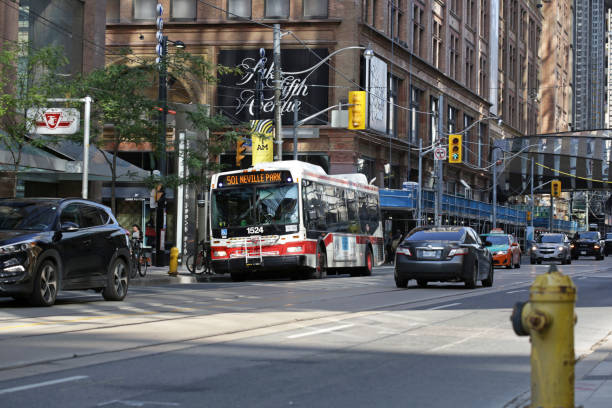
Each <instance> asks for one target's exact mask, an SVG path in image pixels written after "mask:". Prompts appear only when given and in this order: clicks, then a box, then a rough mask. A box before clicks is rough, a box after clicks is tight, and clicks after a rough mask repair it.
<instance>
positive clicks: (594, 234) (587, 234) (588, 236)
mask: <svg viewBox="0 0 612 408" xmlns="http://www.w3.org/2000/svg"><path fill="white" fill-rule="evenodd" d="M576 239H598V237H597V232H592V231H591V232H581V233H579V234H576Z"/></svg>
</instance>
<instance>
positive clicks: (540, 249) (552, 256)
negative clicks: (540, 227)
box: [530, 233, 572, 265]
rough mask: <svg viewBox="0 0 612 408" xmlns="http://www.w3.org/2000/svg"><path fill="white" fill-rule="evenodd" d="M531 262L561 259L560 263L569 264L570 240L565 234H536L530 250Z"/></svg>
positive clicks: (539, 262) (570, 258) (570, 257)
mask: <svg viewBox="0 0 612 408" xmlns="http://www.w3.org/2000/svg"><path fill="white" fill-rule="evenodd" d="M530 258H531V264H532V265H533V264H535V263H538V264H541V263H542V261H561V264H571V263H572V256H571V246H570V240H569V238H568V237H567V235H565V234H561V233H556V234H555V233H545V234H542V235H540V236H538V237H537V238H536V239H535V241H534V243H533V245H532V246H531V251H530Z"/></svg>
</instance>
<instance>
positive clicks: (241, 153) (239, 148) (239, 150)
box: [236, 138, 246, 167]
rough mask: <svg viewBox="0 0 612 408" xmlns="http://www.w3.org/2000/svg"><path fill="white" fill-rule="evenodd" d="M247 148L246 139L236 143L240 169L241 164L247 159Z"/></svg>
mask: <svg viewBox="0 0 612 408" xmlns="http://www.w3.org/2000/svg"><path fill="white" fill-rule="evenodd" d="M245 150H246V146H245V145H244V139H242V138H240V139H238V140H237V141H236V166H237V167H240V162H242V159H244V158H245V155H244V151H245Z"/></svg>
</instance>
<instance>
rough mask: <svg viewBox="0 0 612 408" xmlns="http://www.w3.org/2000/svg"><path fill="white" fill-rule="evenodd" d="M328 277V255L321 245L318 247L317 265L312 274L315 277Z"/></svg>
mask: <svg viewBox="0 0 612 408" xmlns="http://www.w3.org/2000/svg"><path fill="white" fill-rule="evenodd" d="M326 277H327V255H326V254H325V251H324V250H322V249H321V247H319V248H318V249H317V266H316V267H315V269H314V271H313V272H312V274H311V278H313V279H323V278H326Z"/></svg>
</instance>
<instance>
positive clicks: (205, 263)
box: [187, 240, 212, 275]
mask: <svg viewBox="0 0 612 408" xmlns="http://www.w3.org/2000/svg"><path fill="white" fill-rule="evenodd" d="M196 250H197V256H196V257H194V256H193V253H191V254H189V255H188V256H187V270H188V271H189V272H190V273H192V274H198V275H199V274H201V273H204V274H207V275H212V269H211V266H210V256H209V253H210V245H209V244H208V243H206V242H204V241H203V240H202V241H200V242H199V243H198V246H197V248H196Z"/></svg>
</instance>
